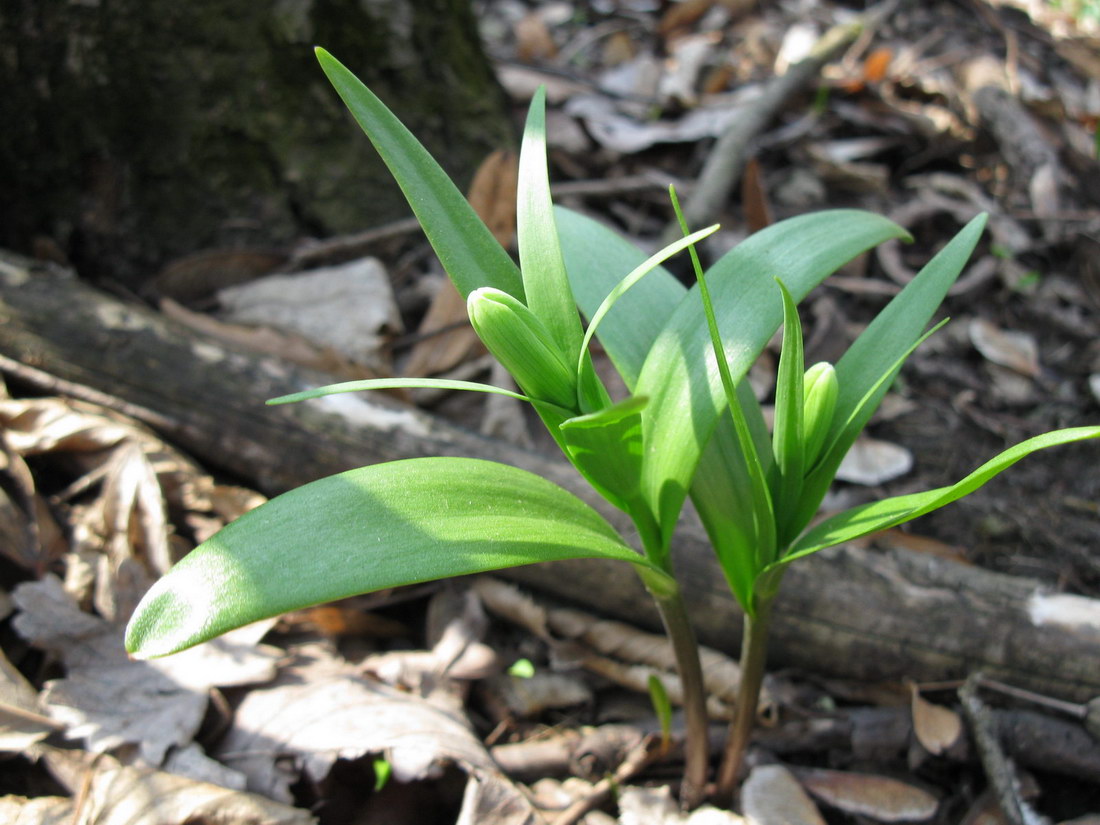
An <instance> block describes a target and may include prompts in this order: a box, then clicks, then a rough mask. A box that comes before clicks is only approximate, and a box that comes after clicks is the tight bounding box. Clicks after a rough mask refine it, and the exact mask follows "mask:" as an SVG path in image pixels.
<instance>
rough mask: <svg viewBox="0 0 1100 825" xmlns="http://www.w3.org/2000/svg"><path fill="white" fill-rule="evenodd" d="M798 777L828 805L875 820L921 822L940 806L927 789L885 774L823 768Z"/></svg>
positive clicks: (806, 771) (801, 773) (803, 771)
mask: <svg viewBox="0 0 1100 825" xmlns="http://www.w3.org/2000/svg"><path fill="white" fill-rule="evenodd" d="M798 779H799V781H801V782H802V785H803V787H805V788H806V789H807V790H808V791H809V792H810V793H811V794H813V795H814V796H815V797H817V798H818V799H820V800H821V801H822V802H824V803H826V804H827V805H830V806H832V807H833V808H837V809H838V810H841V811H844V812H845V813H848V814H853V815H855V816H867V817H870V818H871V819H873V820H875V821H877V822H921V821H924V820H926V819H931V818H932V816H934V815H935V813H936V808H937V807H938V805H939V802H938V801H937V800H936V798H935V797H934V796H932V794H930V793H928V792H927V791H925V790H922V789H921V788H918V787H916V786H915V785H910V784H908V783H906V782H901V781H899V780H897V779H890V778H889V777H885V776H875V775H872V774H865V773H848V772H846V771H833V770H826V769H823V768H822V769H803V770H800V771H799V772H798Z"/></svg>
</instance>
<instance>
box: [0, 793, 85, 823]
mask: <svg viewBox="0 0 1100 825" xmlns="http://www.w3.org/2000/svg"><path fill="white" fill-rule="evenodd" d="M72 821H73V801H72V800H71V799H66V798H64V797H61V796H39V797H35V798H34V799H27V797H25V796H0V822H7V823H8V825H70V823H71V822H72Z"/></svg>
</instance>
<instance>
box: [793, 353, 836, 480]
mask: <svg viewBox="0 0 1100 825" xmlns="http://www.w3.org/2000/svg"><path fill="white" fill-rule="evenodd" d="M838 391H839V385H838V383H837V380H836V369H835V368H834V367H833V365H832V364H829V363H827V362H825V361H821V362H819V363H817V364H814V365H813V366H812V367H810V368H809V369H808V370H806V374H805V375H804V376H803V377H802V398H803V409H802V438H803V444H805V461H806V467H807V469H808V468H809V467H810V465H812V464H813V462H814V461H816V460H817V456H818V453H820V452H821V448H822V447H823V446H825V437H826V436H827V435H828V434H829V427H830V426H832V423H833V412H834V411H835V410H836V397H837V393H838Z"/></svg>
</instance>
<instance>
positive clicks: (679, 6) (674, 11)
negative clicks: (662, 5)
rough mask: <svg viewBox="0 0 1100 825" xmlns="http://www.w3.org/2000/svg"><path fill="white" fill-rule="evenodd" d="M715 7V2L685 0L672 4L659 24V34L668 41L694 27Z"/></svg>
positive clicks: (711, 0) (709, 0) (710, 0)
mask: <svg viewBox="0 0 1100 825" xmlns="http://www.w3.org/2000/svg"><path fill="white" fill-rule="evenodd" d="M713 5H714V0H683V2H680V3H671V4H670V5H669V7H668V10H667V11H666V12H665V13H664V15H663V16H662V17H661V20H660V22H659V23H658V24H657V33H658V34H659V35H661V37H664V38H666V39H668V38H669V37H671V36H672V35H674V34H677V33H679V32H681V31H682V30H684V29H687V28H689V27H691V26H693V25H694V24H695V23H696V22H697V21H698V20H699V19H700V18H702V16H703V15H704V14H706V13H707V12H708V11H710V9H711V7H712V6H713Z"/></svg>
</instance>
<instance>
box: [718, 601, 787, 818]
mask: <svg viewBox="0 0 1100 825" xmlns="http://www.w3.org/2000/svg"><path fill="white" fill-rule="evenodd" d="M773 600H774V596H773V597H770V598H758V602H757V609H756V615H755V616H750V615H748V614H747V613H746V614H745V626H744V631H743V633H742V637H741V684H740V685H738V688H737V707H736V708H735V709H734V717H733V721H732V722H731V723H730V730H729V736H728V738H727V739H726V749H725V753H723V755H722V764H721V765H720V766H719V768H718V779H717V782H716V783H715V793H714V795H715V798H716V801H717V802H718V803H719V804H730V803H732V801H733V794H734V789H735V788H736V787H737V780H738V776H739V775H740V773H741V766H742V764H743V763H744V761H745V751H746V750H747V749H748V746H749V737H750V736H751V735H752V729H753V725H754V724H755V722H756V706H757V704H758V703H759V700H760V688H761V686H762V685H763V683H764V662H765V659H766V658H767V650H768V628H769V627H770V625H771V612H772V601H773Z"/></svg>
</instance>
